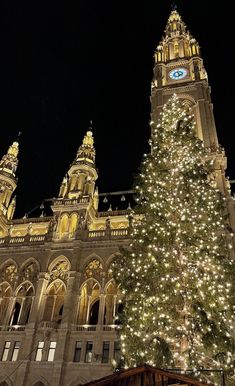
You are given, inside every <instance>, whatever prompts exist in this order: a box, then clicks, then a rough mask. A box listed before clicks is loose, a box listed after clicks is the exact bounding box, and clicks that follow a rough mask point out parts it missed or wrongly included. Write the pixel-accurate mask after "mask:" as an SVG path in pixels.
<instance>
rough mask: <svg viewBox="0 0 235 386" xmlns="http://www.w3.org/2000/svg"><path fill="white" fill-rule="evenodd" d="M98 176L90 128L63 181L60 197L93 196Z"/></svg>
mask: <svg viewBox="0 0 235 386" xmlns="http://www.w3.org/2000/svg"><path fill="white" fill-rule="evenodd" d="M97 177H98V175H97V171H96V168H95V148H94V138H93V134H92V131H91V128H90V130H89V131H87V133H86V135H85V136H84V138H83V142H82V145H81V146H80V147H79V149H78V152H77V155H76V157H75V160H74V161H73V163H72V165H71V167H70V169H69V171H68V174H67V175H66V176H65V177H64V179H63V181H62V184H61V187H60V193H59V197H64V198H78V197H81V196H83V195H86V196H87V195H89V196H91V197H93V195H94V188H95V181H96V179H97Z"/></svg>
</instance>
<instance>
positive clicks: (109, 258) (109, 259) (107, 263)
mask: <svg viewBox="0 0 235 386" xmlns="http://www.w3.org/2000/svg"><path fill="white" fill-rule="evenodd" d="M118 256H122V255H121V253H119V252H115V253H112V255H110V256H109V257H108V259H107V261H106V263H105V270H106V271H107V270H108V269H109V268H110V265H111V264H112V261H113V259H114V258H115V257H118Z"/></svg>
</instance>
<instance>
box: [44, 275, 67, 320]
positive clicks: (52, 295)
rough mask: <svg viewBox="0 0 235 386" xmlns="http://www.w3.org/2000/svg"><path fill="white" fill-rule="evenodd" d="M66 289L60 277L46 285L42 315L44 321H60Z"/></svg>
mask: <svg viewBox="0 0 235 386" xmlns="http://www.w3.org/2000/svg"><path fill="white" fill-rule="evenodd" d="M66 291H67V289H66V285H65V283H64V281H62V280H61V279H56V280H54V281H53V282H52V283H50V284H49V285H48V287H47V291H46V301H45V307H44V315H43V320H44V321H52V322H57V323H60V322H61V320H62V314H63V307H64V299H65V295H66Z"/></svg>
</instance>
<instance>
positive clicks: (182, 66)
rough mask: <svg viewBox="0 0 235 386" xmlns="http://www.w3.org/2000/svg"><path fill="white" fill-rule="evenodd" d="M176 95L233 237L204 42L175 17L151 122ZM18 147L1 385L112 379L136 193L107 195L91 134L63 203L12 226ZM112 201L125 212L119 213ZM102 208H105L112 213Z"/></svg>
mask: <svg viewBox="0 0 235 386" xmlns="http://www.w3.org/2000/svg"><path fill="white" fill-rule="evenodd" d="M173 93H177V94H178V96H179V97H180V98H181V100H182V103H183V104H184V105H185V106H186V108H188V109H190V110H191V111H192V113H193V114H194V116H195V119H196V123H197V135H198V136H199V137H200V138H201V139H202V140H203V141H204V144H205V146H207V147H209V148H210V149H211V157H212V158H213V159H214V160H215V163H214V164H215V170H214V173H215V176H216V180H217V185H218V187H219V189H220V190H221V191H222V193H223V194H225V196H226V198H227V203H228V213H229V222H230V226H231V228H232V229H234V228H235V216H234V201H233V198H232V197H231V194H230V190H229V182H228V180H227V179H226V177H225V169H226V157H225V154H224V151H223V149H221V147H220V146H219V144H218V139H217V134H216V128H215V123H214V116H213V107H212V103H211V99H210V87H209V84H208V80H207V74H206V71H205V69H204V66H203V61H202V58H201V56H200V51H199V46H198V43H197V42H196V40H195V39H194V38H193V37H192V36H191V34H190V33H189V32H188V31H187V29H186V26H185V24H184V23H183V22H182V20H181V17H180V15H179V14H178V12H177V11H176V10H173V11H172V12H171V14H170V17H169V20H168V23H167V27H166V31H165V37H164V38H163V40H162V41H161V43H160V44H159V45H158V47H157V49H156V54H155V66H154V77H153V82H152V91H151V103H152V119H154V120H157V119H158V116H159V113H160V111H161V109H162V106H163V104H164V103H165V102H166V101H167V99H168V98H169V97H170V96H171V95H172V94H173ZM18 148H19V144H18V142H17V141H16V142H14V143H13V145H12V146H10V148H9V150H8V152H7V154H6V155H4V156H3V158H2V160H1V162H0V385H2V386H7V385H17V386H33V385H34V386H43V385H44V386H46V385H50V386H65V385H68V386H77V385H79V384H83V383H86V382H88V381H90V380H92V379H96V378H100V377H103V376H105V375H107V374H110V373H111V371H112V365H115V362H118V358H119V355H120V351H119V342H118V334H117V330H118V328H119V324H118V319H117V311H118V308H119V309H120V307H121V294H120V291H119V289H118V288H117V286H116V285H115V283H114V281H113V280H112V276H111V272H110V264H111V262H112V259H113V256H114V255H115V254H119V253H120V247H121V246H122V247H123V246H127V245H128V243H129V229H130V226H131V219H132V217H131V216H132V215H131V205H130V203H129V198H128V199H127V197H131V194H132V192H131V191H128V192H117V193H110V194H107V195H100V196H99V193H98V189H97V188H96V187H95V184H96V180H97V177H98V175H97V171H96V167H95V148H94V139H93V134H92V131H91V130H89V131H88V132H87V133H86V135H85V136H84V140H83V143H82V145H81V146H80V147H79V149H78V153H77V155H76V157H75V160H74V162H73V163H72V164H71V166H70V169H69V171H68V173H67V174H66V175H65V177H64V178H63V181H62V184H61V187H60V191H59V195H58V197H57V198H54V199H52V200H49V201H48V200H47V201H45V203H44V205H41V206H40V208H39V209H40V212H39V214H38V216H36V215H35V216H34V217H32V215H33V214H31V216H30V217H29V216H28V217H24V218H22V219H17V220H14V219H13V214H14V208H15V198H14V197H13V192H14V190H15V188H16V185H17V181H16V169H17V164H18ZM113 198H115V200H116V201H117V200H118V201H119V202H120V203H122V206H123V208H122V210H120V209H115V210H114V209H112V205H111V204H112V199H113ZM130 199H131V198H130ZM99 201H100V203H101V201H102V203H107V207H106V209H105V210H104V211H101V209H100V205H99ZM39 209H38V210H39Z"/></svg>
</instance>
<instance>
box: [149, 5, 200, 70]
mask: <svg viewBox="0 0 235 386" xmlns="http://www.w3.org/2000/svg"><path fill="white" fill-rule="evenodd" d="M193 56H200V47H199V44H198V43H197V41H196V40H195V39H194V38H193V36H192V35H191V33H190V32H189V31H188V29H187V27H186V25H185V24H184V22H183V21H182V19H181V16H180V14H179V13H178V11H177V10H176V7H174V8H173V10H172V11H171V14H170V16H169V19H168V22H167V25H166V29H165V35H164V36H163V38H162V40H161V42H160V43H159V45H158V46H157V49H156V52H155V61H156V63H159V62H163V63H166V62H168V61H171V60H178V59H179V58H190V57H193Z"/></svg>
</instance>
